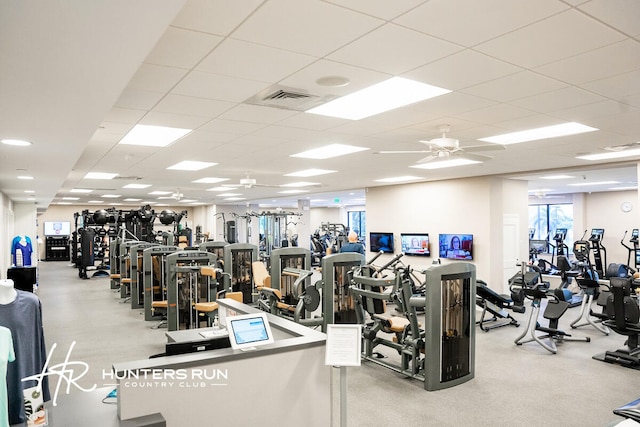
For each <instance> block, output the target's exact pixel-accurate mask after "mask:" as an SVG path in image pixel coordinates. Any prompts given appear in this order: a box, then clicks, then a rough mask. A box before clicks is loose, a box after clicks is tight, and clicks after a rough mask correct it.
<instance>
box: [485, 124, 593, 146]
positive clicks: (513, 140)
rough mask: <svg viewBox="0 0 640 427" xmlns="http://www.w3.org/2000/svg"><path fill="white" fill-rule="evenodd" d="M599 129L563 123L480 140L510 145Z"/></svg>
mask: <svg viewBox="0 0 640 427" xmlns="http://www.w3.org/2000/svg"><path fill="white" fill-rule="evenodd" d="M595 130H598V129H596V128H592V127H590V126H586V125H583V124H580V123H576V122H569V123H562V124H559V125H553V126H545V127H541V128H536V129H529V130H523V131H520V132H512V133H505V134H502V135H496V136H490V137H488V138H480V141H485V142H493V143H495V144H502V145H509V144H517V143H520V142H527V141H537V140H540V139H548V138H558V137H561V136H568V135H576V134H579V133H585V132H593V131H595Z"/></svg>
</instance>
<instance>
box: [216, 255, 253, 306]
mask: <svg viewBox="0 0 640 427" xmlns="http://www.w3.org/2000/svg"><path fill="white" fill-rule="evenodd" d="M254 261H259V258H258V247H257V246H256V245H252V244H249V243H231V244H229V245H226V246H225V247H224V272H225V273H227V274H225V275H224V279H223V280H224V290H226V291H227V292H242V302H243V303H244V304H252V303H253V302H254V301H253V296H254V294H256V292H257V290H256V289H254V280H253V273H252V271H251V265H252V264H253V262H254Z"/></svg>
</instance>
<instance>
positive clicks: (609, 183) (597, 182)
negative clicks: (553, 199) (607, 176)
mask: <svg viewBox="0 0 640 427" xmlns="http://www.w3.org/2000/svg"><path fill="white" fill-rule="evenodd" d="M613 184H620V183H619V182H618V181H596V182H576V183H574V184H567V185H569V186H571V187H588V186H591V185H613Z"/></svg>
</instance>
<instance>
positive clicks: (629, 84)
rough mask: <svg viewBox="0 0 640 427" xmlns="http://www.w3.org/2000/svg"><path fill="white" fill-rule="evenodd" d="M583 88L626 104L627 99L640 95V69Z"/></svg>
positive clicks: (594, 82) (591, 83)
mask: <svg viewBox="0 0 640 427" xmlns="http://www.w3.org/2000/svg"><path fill="white" fill-rule="evenodd" d="M582 87H584V88H586V89H590V90H592V91H594V92H596V93H599V94H600V95H602V96H606V97H609V98H612V99H615V100H619V101H622V102H625V101H626V99H627V97H629V96H634V95H637V94H640V69H639V70H635V71H632V72H630V73H624V74H618V75H617V76H612V77H609V78H606V79H600V80H596V81H593V82H589V83H585V84H584V85H582Z"/></svg>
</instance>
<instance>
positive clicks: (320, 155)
mask: <svg viewBox="0 0 640 427" xmlns="http://www.w3.org/2000/svg"><path fill="white" fill-rule="evenodd" d="M365 150H368V148H366V147H357V146H355V145H345V144H330V145H325V146H324V147H320V148H314V149H313V150H307V151H303V152H302V153H298V154H292V155H291V156H289V157H302V158H304V159H316V160H322V159H330V158H332V157H338V156H344V155H347V154H351V153H357V152H359V151H365Z"/></svg>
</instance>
